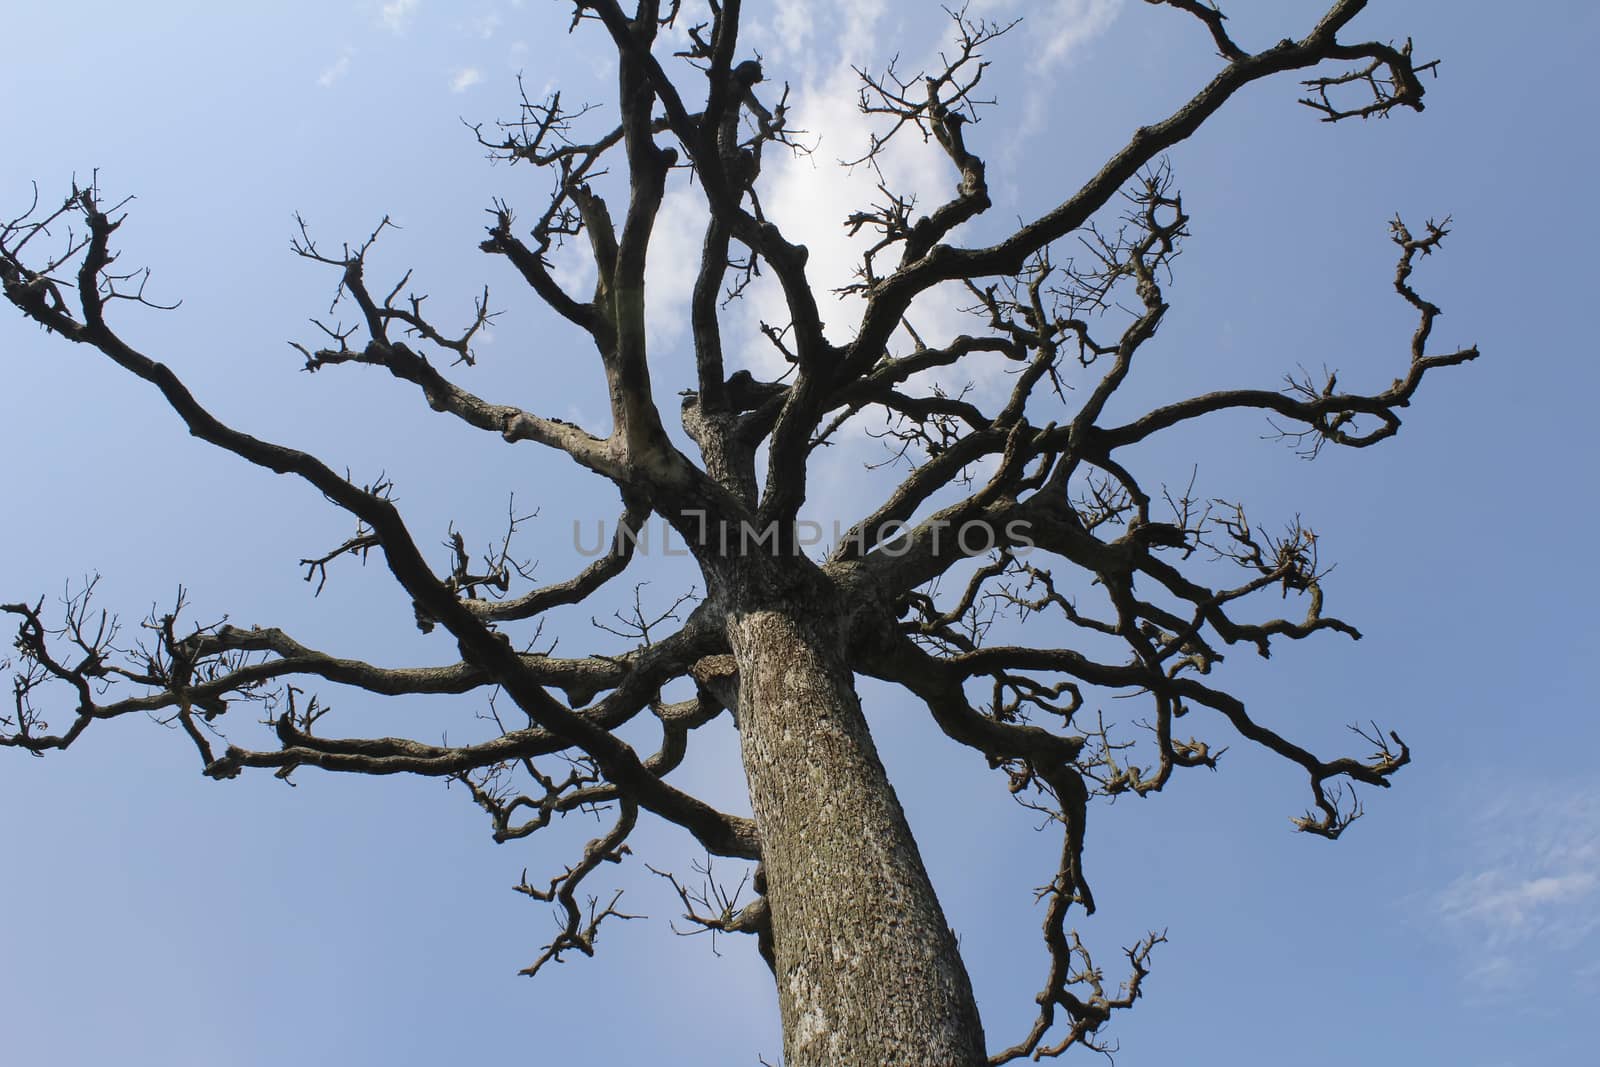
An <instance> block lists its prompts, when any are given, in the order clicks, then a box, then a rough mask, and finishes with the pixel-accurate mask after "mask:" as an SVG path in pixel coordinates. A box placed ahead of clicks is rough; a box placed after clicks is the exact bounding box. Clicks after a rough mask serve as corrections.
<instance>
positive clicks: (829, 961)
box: [729, 604, 987, 1067]
mask: <svg viewBox="0 0 1600 1067" xmlns="http://www.w3.org/2000/svg"><path fill="white" fill-rule="evenodd" d="M817 607H818V605H815V604H812V605H806V608H807V609H809V612H810V613H813V617H814V613H816V612H817ZM806 614H807V612H804V611H802V610H800V609H796V610H795V611H792V612H791V611H787V610H783V609H781V608H780V609H777V610H759V611H751V612H745V613H736V614H735V615H734V617H733V619H732V621H731V623H730V629H729V637H730V640H731V642H732V646H733V653H734V657H735V660H736V661H737V663H738V666H739V731H740V738H741V744H742V749H743V755H744V766H745V773H746V775H747V776H748V779H749V783H750V798H751V804H752V806H753V807H754V810H755V818H756V822H757V823H758V824H759V825H760V827H761V840H762V862H763V868H764V872H765V877H766V894H767V900H768V903H769V905H770V907H771V914H772V934H773V951H774V956H775V962H774V971H775V976H776V978H777V983H778V1004H779V1010H780V1011H781V1013H782V1018H783V1041H784V1055H785V1062H786V1064H787V1067H821V1065H831V1067H885V1065H894V1067H975V1065H980V1064H983V1063H985V1062H986V1059H987V1056H986V1054H985V1051H984V1042H983V1026H982V1023H981V1022H980V1021H979V1018H978V1009H977V1004H976V1002H975V1001H974V999H973V996H972V984H971V981H970V980H969V979H968V977H967V972H966V967H965V966H964V965H963V963H962V962H961V955H960V952H959V951H958V950H957V947H956V939H955V935H954V934H953V933H952V932H951V930H950V927H949V926H948V925H947V924H946V923H945V918H944V912H943V911H942V909H941V908H940V907H939V901H938V898H937V897H936V896H935V895H934V891H933V885H932V883H931V882H930V881H929V880H928V873H927V871H926V870H924V868H923V865H922V857H921V855H920V854H919V853H918V851H917V844H916V841H915V840H914V839H913V838H912V836H911V829H910V827H909V826H908V825H907V824H906V819H905V813H904V812H903V811H902V810H901V808H900V802H899V800H898V799H897V798H896V797H895V794H894V790H893V788H892V787H891V786H890V784H889V780H888V777H887V776H886V775H885V773H884V770H883V764H882V763H881V762H880V761H879V759H878V753H877V749H876V748H875V747H874V746H873V743H872V738H871V736H870V734H869V733H868V731H867V724H866V720H865V718H864V717H863V716H862V714H861V702H860V700H859V699H858V698H857V696H856V693H855V687H854V682H853V677H852V675H851V673H850V671H849V670H848V669H847V668H846V667H845V666H844V662H845V661H844V656H843V649H842V647H840V645H841V642H842V641H843V640H844V637H843V634H842V630H843V627H842V626H841V627H834V628H832V630H831V632H830V628H829V627H828V625H827V623H828V620H827V619H822V620H819V621H816V622H813V621H810V620H808V619H807V618H806Z"/></svg>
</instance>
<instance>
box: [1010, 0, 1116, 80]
mask: <svg viewBox="0 0 1600 1067" xmlns="http://www.w3.org/2000/svg"><path fill="white" fill-rule="evenodd" d="M1121 8H1122V0H1053V2H1052V3H1050V4H1049V5H1048V8H1047V10H1046V11H1045V12H1043V13H1040V14H1036V15H1033V16H1031V17H1030V19H1029V21H1028V22H1025V23H1023V27H1024V28H1028V29H1029V30H1030V32H1029V34H1028V38H1029V40H1031V41H1032V42H1033V43H1034V45H1033V58H1032V59H1031V60H1030V62H1029V66H1030V67H1031V68H1032V70H1033V73H1034V74H1036V75H1037V74H1045V73H1048V72H1049V71H1051V70H1052V69H1054V68H1055V67H1057V66H1059V65H1061V64H1062V63H1065V62H1068V61H1069V60H1071V59H1072V58H1073V57H1074V55H1075V54H1076V53H1077V52H1078V50H1079V49H1081V48H1083V46H1084V45H1086V44H1088V43H1089V42H1090V41H1092V40H1094V39H1095V38H1096V37H1098V36H1100V35H1101V34H1102V33H1104V32H1106V30H1108V29H1110V28H1111V23H1112V22H1113V21H1114V20H1115V19H1116V17H1117V12H1118V11H1119V10H1121ZM1032 31H1038V32H1032Z"/></svg>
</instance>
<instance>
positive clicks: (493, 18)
mask: <svg viewBox="0 0 1600 1067" xmlns="http://www.w3.org/2000/svg"><path fill="white" fill-rule="evenodd" d="M500 23H501V19H500V13H499V12H498V11H491V12H489V13H488V14H487V15H479V16H478V17H477V18H475V19H473V20H472V32H473V33H475V34H477V35H478V36H479V37H482V38H483V39H484V40H485V41H487V40H488V39H489V38H491V37H493V36H494V35H495V34H496V33H499V32H500Z"/></svg>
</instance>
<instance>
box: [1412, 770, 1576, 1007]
mask: <svg viewBox="0 0 1600 1067" xmlns="http://www.w3.org/2000/svg"><path fill="white" fill-rule="evenodd" d="M1472 826H1473V832H1472V846H1471V847H1472V854H1473V862H1472V863H1471V864H1470V865H1469V866H1467V868H1466V869H1465V870H1463V871H1462V872H1461V873H1460V874H1458V875H1457V876H1456V877H1455V878H1454V879H1453V880H1452V881H1451V882H1450V883H1449V884H1448V885H1447V886H1445V887H1444V888H1443V889H1442V890H1439V891H1438V892H1437V893H1436V894H1435V895H1434V898H1433V901H1432V903H1433V909H1434V914H1435V916H1436V917H1437V919H1438V921H1439V922H1440V923H1441V925H1442V926H1443V928H1444V929H1445V930H1446V931H1447V932H1448V933H1449V934H1450V935H1452V936H1453V937H1455V938H1457V939H1458V940H1459V941H1460V943H1461V947H1462V950H1463V951H1464V952H1469V953H1471V954H1472V957H1473V959H1474V961H1475V962H1474V964H1473V965H1472V966H1471V967H1470V968H1469V969H1468V971H1467V977H1468V979H1469V981H1471V982H1472V983H1473V984H1475V985H1478V986H1481V987H1486V988H1494V989H1503V988H1506V987H1509V986H1512V985H1516V984H1519V983H1522V982H1524V981H1525V980H1527V979H1528V978H1529V976H1531V975H1533V974H1534V973H1536V972H1540V973H1545V974H1547V975H1548V974H1549V973H1550V971H1551V969H1552V968H1553V967H1554V966H1556V965H1557V964H1556V961H1557V959H1558V957H1560V955H1561V954H1563V953H1568V952H1571V953H1574V959H1573V966H1574V967H1578V966H1580V964H1579V961H1580V960H1587V959H1588V958H1590V956H1591V955H1592V951H1590V950H1592V948H1593V945H1592V944H1590V941H1591V938H1592V935H1593V934H1594V933H1595V932H1596V931H1597V930H1600V788H1597V787H1595V786H1594V785H1585V786H1569V787H1566V788H1564V789H1558V788H1555V787H1539V788H1534V789H1529V790H1518V791H1516V792H1515V793H1514V794H1512V796H1511V797H1509V798H1507V799H1503V800H1501V801H1499V802H1497V803H1496V804H1494V805H1492V806H1491V807H1490V808H1489V809H1488V810H1486V811H1485V812H1483V813H1481V814H1480V815H1479V816H1478V817H1476V818H1474V819H1473V820H1472ZM1574 973H1577V972H1576V971H1574Z"/></svg>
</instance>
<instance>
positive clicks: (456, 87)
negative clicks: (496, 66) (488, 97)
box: [450, 67, 483, 93]
mask: <svg viewBox="0 0 1600 1067" xmlns="http://www.w3.org/2000/svg"><path fill="white" fill-rule="evenodd" d="M481 81H483V72H482V71H480V70H479V69H478V68H477V67H462V68H461V69H460V70H458V71H456V74H455V77H453V78H451V79H450V91H451V92H452V93H464V92H466V91H467V90H468V89H470V88H472V87H473V86H474V85H477V84H478V83H479V82H481Z"/></svg>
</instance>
